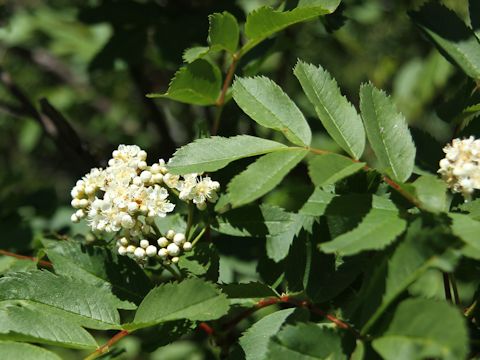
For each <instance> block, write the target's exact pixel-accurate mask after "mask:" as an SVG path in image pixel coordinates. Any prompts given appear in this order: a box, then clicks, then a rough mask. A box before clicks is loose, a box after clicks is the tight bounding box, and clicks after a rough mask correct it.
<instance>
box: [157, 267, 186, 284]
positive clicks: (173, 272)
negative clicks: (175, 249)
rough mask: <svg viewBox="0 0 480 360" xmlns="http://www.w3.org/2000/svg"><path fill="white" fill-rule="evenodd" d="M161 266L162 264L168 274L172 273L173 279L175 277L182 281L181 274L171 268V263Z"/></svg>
mask: <svg viewBox="0 0 480 360" xmlns="http://www.w3.org/2000/svg"><path fill="white" fill-rule="evenodd" d="M162 266H163V267H164V268H165V269H166V270H167V271H168V272H169V273H170V274H172V275H173V277H174V278H175V279H177V280H178V281H182V280H183V277H182V275H181V274H179V273H177V272H176V271H175V270H174V269H173V267H172V265H166V264H162Z"/></svg>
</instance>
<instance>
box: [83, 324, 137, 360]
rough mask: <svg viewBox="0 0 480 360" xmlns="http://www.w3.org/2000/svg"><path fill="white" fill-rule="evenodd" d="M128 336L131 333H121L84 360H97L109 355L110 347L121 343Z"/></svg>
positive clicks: (126, 331) (123, 331) (125, 331)
mask: <svg viewBox="0 0 480 360" xmlns="http://www.w3.org/2000/svg"><path fill="white" fill-rule="evenodd" d="M128 334H130V332H129V331H128V330H122V331H119V332H118V333H116V334H115V335H114V336H113V337H112V338H111V339H110V340H108V341H107V342H106V343H105V344H103V345H102V346H100V347H99V348H98V349H97V350H95V351H94V352H93V353H91V354H90V355H88V356H87V357H86V358H85V359H84V360H93V359H96V358H97V357H99V356H101V355H102V354H105V353H107V352H108V351H110V347H112V346H113V345H114V344H116V343H117V342H119V341H120V340H121V339H123V338H124V337H125V336H127V335H128Z"/></svg>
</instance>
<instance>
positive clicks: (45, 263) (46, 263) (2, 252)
mask: <svg viewBox="0 0 480 360" xmlns="http://www.w3.org/2000/svg"><path fill="white" fill-rule="evenodd" d="M0 255H5V256H10V257H14V258H16V259H21V260H30V261H33V262H36V263H37V264H38V265H41V266H45V267H52V266H53V264H52V263H51V262H50V261H46V260H40V259H38V258H37V257H34V256H25V255H19V254H15V253H12V252H10V251H6V250H0Z"/></svg>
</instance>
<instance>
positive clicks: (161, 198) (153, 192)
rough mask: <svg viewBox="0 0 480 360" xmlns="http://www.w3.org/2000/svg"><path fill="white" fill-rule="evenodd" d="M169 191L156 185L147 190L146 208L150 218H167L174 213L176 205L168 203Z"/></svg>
mask: <svg viewBox="0 0 480 360" xmlns="http://www.w3.org/2000/svg"><path fill="white" fill-rule="evenodd" d="M167 197H168V191H167V189H165V188H163V187H161V186H159V185H154V186H151V187H148V188H147V199H146V203H145V205H146V207H147V210H148V213H147V215H148V216H150V217H153V216H160V217H165V216H166V215H167V213H169V212H172V211H173V209H174V207H175V205H174V204H172V203H170V202H168V200H167Z"/></svg>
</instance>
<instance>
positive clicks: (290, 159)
mask: <svg viewBox="0 0 480 360" xmlns="http://www.w3.org/2000/svg"><path fill="white" fill-rule="evenodd" d="M307 153H308V151H306V150H296V149H295V150H293V151H282V152H274V153H270V154H267V155H263V156H262V157H261V158H259V159H258V160H256V161H255V162H254V163H252V164H251V165H250V166H248V167H247V169H245V170H244V171H242V172H241V173H240V174H238V175H236V176H235V177H234V178H233V179H232V180H231V181H230V183H229V184H228V198H229V200H230V202H231V204H232V206H233V207H238V206H241V205H245V204H248V203H250V202H252V201H254V200H257V199H258V198H260V197H261V196H263V195H265V194H266V193H267V192H269V191H270V190H272V189H274V188H275V187H276V186H277V185H278V184H279V183H280V181H282V179H283V178H284V177H285V176H286V175H287V174H288V173H289V172H290V170H292V169H293V168H294V167H295V166H296V165H297V164H298V163H299V162H300V161H302V159H303V158H304V157H305V155H306V154H307Z"/></svg>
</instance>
